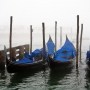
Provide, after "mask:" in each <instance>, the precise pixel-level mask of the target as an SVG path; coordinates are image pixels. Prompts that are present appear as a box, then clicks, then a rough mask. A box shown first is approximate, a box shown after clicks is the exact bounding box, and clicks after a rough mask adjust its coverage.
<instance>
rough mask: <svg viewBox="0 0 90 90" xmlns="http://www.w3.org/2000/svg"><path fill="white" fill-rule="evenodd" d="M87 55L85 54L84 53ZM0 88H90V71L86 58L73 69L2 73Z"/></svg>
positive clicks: (29, 89) (86, 89) (57, 89)
mask: <svg viewBox="0 0 90 90" xmlns="http://www.w3.org/2000/svg"><path fill="white" fill-rule="evenodd" d="M84 55H85V54H84ZM0 90H90V71H89V70H88V67H87V65H86V63H85V58H83V60H82V62H80V63H79V67H78V69H76V67H75V65H74V67H73V68H71V69H69V70H68V69H66V70H57V71H51V70H50V69H49V68H46V70H45V71H43V70H42V71H38V72H34V73H30V72H28V73H19V74H9V73H8V72H7V71H5V72H4V71H3V72H2V73H0Z"/></svg>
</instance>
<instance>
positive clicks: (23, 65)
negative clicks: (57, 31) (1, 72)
mask: <svg viewBox="0 0 90 90" xmlns="http://www.w3.org/2000/svg"><path fill="white" fill-rule="evenodd" d="M44 65H45V62H44V61H43V59H42V51H41V50H40V49H36V50H35V51H33V52H32V53H31V54H29V53H25V55H24V57H23V59H20V60H18V61H13V60H12V61H9V59H8V58H7V57H6V68H7V71H8V72H9V73H17V72H26V71H28V72H34V71H37V70H41V69H43V67H44Z"/></svg>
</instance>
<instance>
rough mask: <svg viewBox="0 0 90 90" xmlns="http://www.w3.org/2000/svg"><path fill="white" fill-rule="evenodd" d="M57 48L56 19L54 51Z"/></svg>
mask: <svg viewBox="0 0 90 90" xmlns="http://www.w3.org/2000/svg"><path fill="white" fill-rule="evenodd" d="M56 50H57V21H55V52H56Z"/></svg>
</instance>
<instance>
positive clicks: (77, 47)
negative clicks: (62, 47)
mask: <svg viewBox="0 0 90 90" xmlns="http://www.w3.org/2000/svg"><path fill="white" fill-rule="evenodd" d="M78 52H79V15H77V38H76V67H78V54H79V53H78Z"/></svg>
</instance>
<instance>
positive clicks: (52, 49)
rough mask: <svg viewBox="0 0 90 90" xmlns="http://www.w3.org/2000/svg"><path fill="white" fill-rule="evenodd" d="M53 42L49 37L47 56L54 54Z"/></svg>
mask: <svg viewBox="0 0 90 90" xmlns="http://www.w3.org/2000/svg"><path fill="white" fill-rule="evenodd" d="M54 48H55V45H54V42H53V41H52V39H51V37H49V40H48V42H47V51H48V55H53V54H54Z"/></svg>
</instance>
